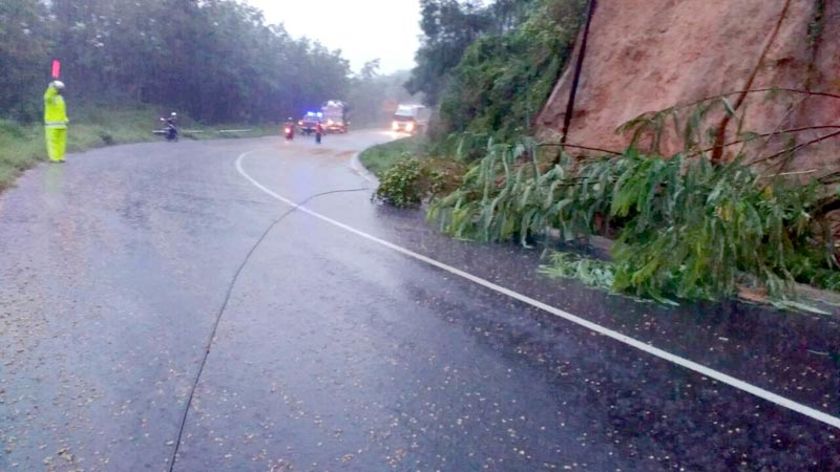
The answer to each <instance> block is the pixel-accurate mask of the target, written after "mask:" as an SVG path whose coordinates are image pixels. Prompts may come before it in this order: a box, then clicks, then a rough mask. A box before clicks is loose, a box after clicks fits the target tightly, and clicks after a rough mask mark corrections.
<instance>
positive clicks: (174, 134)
mask: <svg viewBox="0 0 840 472" xmlns="http://www.w3.org/2000/svg"><path fill="white" fill-rule="evenodd" d="M160 121H162V122H163V128H162V129H157V130H154V131H153V133H154V134H157V135H161V136H165V137H166V140H167V141H172V142H176V141H178V128H177V127H176V126H175V122H174V121H173V120H171V119H169V120H168V119H166V118H161V119H160Z"/></svg>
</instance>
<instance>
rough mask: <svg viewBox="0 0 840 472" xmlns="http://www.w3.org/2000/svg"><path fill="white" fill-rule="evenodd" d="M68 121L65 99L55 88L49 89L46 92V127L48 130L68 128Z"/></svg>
mask: <svg viewBox="0 0 840 472" xmlns="http://www.w3.org/2000/svg"><path fill="white" fill-rule="evenodd" d="M68 121H70V120H68V119H67V107H66V105H65V104H64V97H62V96H61V94H59V93H58V90H56V88H55V87H53V86H50V87H48V88H47V91H46V92H44V125H45V126H47V127H48V128H66V127H67V122H68Z"/></svg>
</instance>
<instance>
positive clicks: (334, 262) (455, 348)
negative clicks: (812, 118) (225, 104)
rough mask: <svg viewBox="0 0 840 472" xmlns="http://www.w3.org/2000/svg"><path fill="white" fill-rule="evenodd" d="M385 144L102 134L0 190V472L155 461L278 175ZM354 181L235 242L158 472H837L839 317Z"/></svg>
mask: <svg viewBox="0 0 840 472" xmlns="http://www.w3.org/2000/svg"><path fill="white" fill-rule="evenodd" d="M389 138H390V137H389V136H388V135H387V134H385V133H378V132H359V133H354V134H351V135H349V136H342V137H333V136H329V137H327V139H325V142H324V144H323V145H322V146H321V147H316V146H315V145H314V143H312V142H311V141H308V140H306V141H305V140H298V141H296V142H295V143H292V144H289V143H285V142H283V141H282V140H280V139H277V138H267V139H259V140H229V141H218V142H181V143H178V144H174V145H172V144H166V143H153V144H141V145H131V146H121V147H115V148H108V149H101V150H97V151H92V152H88V153H84V154H80V155H73V156H70V158H69V162H68V164H66V165H64V166H46V165H43V166H40V167H38V168H36V169H33V170H31V171H29V172H27V173H26V174H25V175H24V176H23V177H22V178H21V179H20V181H19V184H18V186H17V188H14V189H12V190H10V191H8V192H6V193H5V194H3V195H0V447H2V449H0V471H17V470H20V471H33V470H55V471H71V470H84V471H100V470H101V471H112V470H113V471H133V470H151V471H166V470H169V468H170V461H171V458H172V455H173V452H174V450H175V448H176V445H177V438H178V435H179V431H180V427H181V421H182V419H183V417H184V409H185V406H186V404H187V401H188V399H189V397H190V394H191V391H192V386H193V383H194V380H195V376H196V373H197V372H198V370H199V367H200V366H201V364H202V360H203V358H204V353H205V347H206V343H207V340H208V337H209V336H210V334H211V332H212V331H213V329H214V325H215V322H216V320H217V317H218V315H219V312H220V309H221V308H222V306H223V305H224V302H225V299H226V294H227V293H228V288H229V286H230V284H231V281H232V279H233V277H234V274H235V273H236V271H237V269H238V268H239V266H240V264H242V262H243V260H244V258H245V257H246V255H247V254H248V252H249V250H250V249H251V248H252V247H253V245H254V243H255V242H256V241H257V240H258V239H259V238H260V236H261V235H262V234H263V232H264V231H265V230H266V228H268V227H269V225H271V223H272V222H273V221H275V220H276V219H277V218H278V217H279V216H281V215H283V214H284V213H287V212H288V211H289V209H290V206H289V205H287V204H286V203H283V202H282V201H280V200H278V199H277V198H275V197H278V196H279V197H282V198H287V199H289V200H291V201H302V200H304V199H306V198H308V197H311V196H312V195H315V194H318V193H321V192H329V191H334V190H353V189H359V188H363V187H370V186H371V184H370V183H369V182H367V181H366V180H365V179H364V178H362V177H360V176H359V175H357V174H356V173H355V172H353V171H352V170H351V169H350V167H349V166H348V162H349V161H350V157H351V156H352V155H353V153H354V152H355V151H357V150H359V149H362V148H364V147H365V146H367V145H369V144H371V143H374V142H379V141H384V140H387V139H389ZM260 187H262V188H260ZM272 193H273V194H274V196H272ZM369 197H370V190H360V191H355V192H349V193H333V194H327V195H323V196H320V197H317V198H315V199H313V200H311V201H309V202H308V203H307V204H306V208H307V209H309V210H310V211H311V212H310V213H307V212H305V211H296V212H292V213H289V214H288V215H287V216H286V217H285V218H284V219H283V220H282V221H280V222H279V223H278V224H277V225H276V226H275V227H274V228H273V229H272V231H271V232H270V233H269V234H268V236H267V237H266V238H265V240H264V241H263V243H262V244H261V245H260V246H259V247H258V248H257V249H256V250H255V252H254V253H253V255H252V257H251V259H250V262H249V263H248V264H247V265H246V266H245V267H244V269H243V270H242V272H241V274H240V276H239V278H238V280H237V283H236V284H235V285H234V286H233V289H232V291H231V292H230V298H229V301H228V303H227V305H226V308H225V310H224V313H223V316H222V317H221V322H220V323H219V325H218V329H217V331H216V337H215V340H214V342H213V344H212V349H211V351H210V354H209V356H208V357H207V360H206V365H205V366H204V369H203V374H202V376H201V378H200V380H199V382H198V385H197V388H196V389H195V391H194V396H193V398H192V403H191V407H190V410H189V413H188V415H187V420H186V424H185V426H184V428H183V435H182V437H181V442H180V448H179V453H178V458H177V462H176V464H175V467H174V468H175V470H179V471H220V470H236V471H239V470H248V471H250V470H253V471H341V470H348V471H350V470H352V471H363V472H367V471H385V470H399V471H409V470H411V471H435V470H440V471H474V470H493V471H536V470H594V471H618V470H622V471H630V470H639V471H658V470H685V471H699V470H713V471H717V470H726V471H729V470H743V471H747V470H749V471H752V470H761V471H775V470H778V471H795V470H814V471H829V470H840V437H838V436H839V435H840V429H838V428H837V427H836V426H832V425H831V423H832V422H835V423H836V422H838V421H840V420H838V416H840V323H838V321H837V318H836V317H817V316H810V315H801V314H790V313H779V312H774V311H771V310H766V309H760V308H756V307H750V306H745V305H741V304H726V305H715V306H711V305H710V306H702V305H701V306H692V307H684V308H678V309H675V308H664V307H660V306H657V305H653V304H646V303H637V302H632V301H628V300H626V299H623V298H619V297H613V296H609V295H605V294H602V293H599V292H596V291H592V290H589V289H587V288H584V287H582V286H580V285H579V284H577V283H575V282H566V283H558V282H556V281H549V280H545V279H542V278H540V277H539V276H538V275H537V274H536V273H535V270H534V269H535V267H536V266H537V265H538V263H539V251H525V250H522V249H519V248H516V247H508V246H478V245H471V244H467V243H462V242H456V241H452V240H449V239H447V238H444V237H441V236H440V235H438V234H437V233H436V232H435V231H434V230H432V229H430V228H428V227H427V226H426V225H425V224H424V222H423V219H422V216H421V215H420V214H419V213H417V212H411V211H408V212H398V211H393V210H389V209H387V208H384V207H381V206H378V205H375V204H373V203H371V202H370V199H369ZM313 213H315V214H313ZM341 225H345V226H341ZM389 244H391V245H394V246H389ZM418 256H419V257H418ZM423 257H428V258H431V259H433V261H430V260H424V259H423ZM430 262H432V263H431V264H430ZM434 263H437V264H438V265H433V264H434ZM450 269H451V270H450ZM458 270H462V271H465V272H466V273H468V274H469V275H468V276H469V277H475V278H474V279H473V280H470V279H469V278H465V277H464V276H463V274H462V275H459V274H458V273H457V271H458ZM492 284H498V287H504V288H506V289H509V290H511V291H512V292H511V293H508V294H504V293H500V290H498V287H495V286H493V285H492ZM510 295H514V297H511V296H510ZM516 297H519V299H518V300H517V298H516ZM523 297H530V298H531V299H534V300H539V301H540V302H544V303H546V304H547V305H550V306H551V307H555V308H554V309H555V310H565V311H566V312H568V313H571V314H574V315H578V316H580V317H581V318H582V319H583V320H584V321H590V322H592V323H596V324H597V328H596V330H595V331H593V330H592V329H590V328H588V327H583V326H581V325H580V324H579V323H574V322H570V321H569V320H567V319H563V318H561V317H558V316H555V314H552V313H549V312H547V311H545V310H541V309H539V308H536V307H534V306H533V304H529V303H528V302H524V301H522V300H523ZM605 330H614V331H616V332H618V333H622V334H625V335H628V336H630V337H632V338H633V339H635V340H638V341H641V343H642V344H643V346H642V347H643V348H644V346H655V347H656V348H659V349H661V350H662V352H664V353H667V354H669V355H670V354H673V355H676V356H679V359H683V360H687V361H691V362H696V363H698V364H700V365H702V366H706V367H708V368H709V369H713V370H712V371H710V372H711V374H710V375H708V376H707V375H703V374H700V373H697V372H696V371H693V370H690V369H687V368H685V367H683V366H681V365H678V364H679V362H681V361H679V359H678V360H677V363H675V362H673V361H672V360H669V359H667V358H663V355H652V354H651V353H649V352H645V351H643V350H640V349H639V348H638V346H637V347H634V346H632V345H631V344H632V341H629V343H630V344H628V341H626V340H616V339H613V338H610V337H608V336H605V335H604V332H605ZM665 357H667V356H665ZM724 374H726V375H729V376H732V378H734V379H735V380H737V381H741V382H745V384H744V385H741V386H737V385H736V386H732V385H729V384H727V383H724V382H721V381H719V380H720V379H719V378H718V380H715V378H716V377H715V376H716V375H724ZM731 383H732V382H730V384H731ZM739 385H740V384H739ZM750 389H763V390H762V391H766V392H769V393H770V394H776V395H779V396H780V398H781V400H779V399H777V400H779V401H781V402H782V403H784V402H789V404H787V406H780V405H779V404H778V403H779V401H776V402H775V403H774V402H771V401H768V400H766V399H763V398H760V397H759V396H756V395H754V394H753V393H751V392H750ZM809 409H811V410H809ZM802 411H811V412H813V413H814V414H811V415H810V416H809V415H808V414H803V413H802Z"/></svg>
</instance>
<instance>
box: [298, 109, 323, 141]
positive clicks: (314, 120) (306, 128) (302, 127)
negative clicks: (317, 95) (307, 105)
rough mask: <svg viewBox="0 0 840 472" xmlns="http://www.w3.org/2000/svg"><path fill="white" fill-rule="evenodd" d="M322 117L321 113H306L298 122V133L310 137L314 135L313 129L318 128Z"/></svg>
mask: <svg viewBox="0 0 840 472" xmlns="http://www.w3.org/2000/svg"><path fill="white" fill-rule="evenodd" d="M322 118H323V115H321V112H317V111H308V112H306V114H305V115H303V118H301V119H300V120H299V121H298V131H300V134H305V135H307V136H308V135H310V134H313V133H315V128H316V127H317V126H318V123H320V122H321V119H322Z"/></svg>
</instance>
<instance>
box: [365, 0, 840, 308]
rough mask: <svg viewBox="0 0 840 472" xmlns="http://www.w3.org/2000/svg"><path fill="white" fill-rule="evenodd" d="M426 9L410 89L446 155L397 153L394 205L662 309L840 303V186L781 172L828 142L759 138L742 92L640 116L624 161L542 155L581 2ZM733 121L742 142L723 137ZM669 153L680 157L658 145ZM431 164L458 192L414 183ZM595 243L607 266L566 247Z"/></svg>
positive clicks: (562, 150) (779, 135)
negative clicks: (446, 170) (717, 303)
mask: <svg viewBox="0 0 840 472" xmlns="http://www.w3.org/2000/svg"><path fill="white" fill-rule="evenodd" d="M422 3H423V5H424V23H423V25H424V32H425V33H426V40H425V41H424V44H423V47H422V49H421V50H420V52H419V53H418V67H417V69H415V70H414V71H413V75H412V78H411V80H410V81H409V83H408V84H407V85H408V87H409V89H410V90H415V91H422V92H424V93H425V94H426V96H427V97H429V98H430V99H431V100H430V101H431V103H437V104H439V111H440V116H439V118H438V119H437V120H436V122H435V123H434V126H432V127H431V128H432V132H431V133H430V135H429V136H430V141H428V142H427V143H426V145H425V147H424V152H425V154H426V155H428V154H430V152H431V153H433V154H434V155H436V156H437V157H436V160H435V161H430V160H428V159H426V158H424V157H423V156H424V154H423V153H422V152H421V153H413V152H412V151H411V150H410V149H405V147H404V146H403V145H402V144H398V145H395V149H396V148H399V147H400V146H403V147H401V148H400V149H401V151H400V154H399V156H400V158H399V162H401V165H398V166H395V167H392V168H391V169H389V170H387V171H385V172H384V174H383V177H382V181H383V186H382V187H381V188H380V190H379V194H380V197H381V198H382V199H383V200H385V201H390V202H392V203H396V204H398V205H401V204H403V203H404V202H405V200H406V199H404V198H403V197H402V196H403V195H410V196H411V198H410V200H411V201H412V202H414V203H415V204H416V203H417V202H421V201H425V202H428V205H427V207H426V208H427V215H428V218H429V220H430V221H431V222H433V223H434V224H436V225H439V227H440V229H441V230H442V231H444V232H445V233H447V234H449V235H451V236H453V237H456V238H459V239H466V240H474V241H480V242H516V243H519V244H522V245H524V246H532V245H534V244H535V243H536V242H537V241H544V242H547V243H548V245H549V247H550V248H554V250H551V251H548V252H547V257H546V261H545V264H544V266H543V267H542V269H541V272H542V273H543V274H545V275H547V276H551V277H558V278H575V279H578V280H582V281H583V282H584V283H587V284H589V285H591V286H595V287H599V288H603V289H607V290H610V291H613V292H616V293H624V294H628V295H630V296H634V297H641V298H646V299H654V300H657V301H660V302H664V303H675V302H676V301H678V300H682V299H685V300H698V299H699V300H719V299H722V298H727V297H732V296H736V295H738V294H739V293H744V292H745V291H747V292H749V293H752V294H758V295H757V296H756V297H754V298H757V299H764V300H770V301H771V302H773V303H775V304H776V305H778V306H781V307H787V308H791V307H793V308H796V309H806V310H807V309H811V308H810V307H808V306H807V305H805V304H802V303H800V302H799V300H798V298H797V291H796V286H797V284H798V283H802V284H809V285H812V286H815V287H819V288H823V289H827V290H834V291H838V290H840V271H838V268H840V261H838V255H837V251H836V244H835V241H834V238H833V234H834V232H835V231H834V228H833V227H832V223H831V221H830V219H829V218H827V215H828V213H829V212H830V211H831V210H832V209H836V208H838V207H840V206H838V194H837V192H836V191H835V190H832V189H833V188H834V187H833V184H834V183H836V180H837V179H836V175H830V176H828V177H827V178H828V180H825V179H821V180H815V179H811V178H809V177H808V175H798V174H799V173H796V172H793V173H791V172H785V170H786V169H787V168H788V164H789V163H790V162H791V161H792V160H793V159H794V158H795V156H796V155H797V153H798V152H802V151H803V150H804V149H806V148H807V146H809V145H812V144H817V143H818V142H819V141H816V142H800V141H798V140H797V139H796V133H797V132H801V131H805V130H785V129H783V127H780V128H779V130H778V131H777V132H775V133H768V134H764V135H759V134H756V133H752V132H750V131H749V130H748V129H745V126H744V123H745V114H746V111H745V107H744V108H740V105H741V103H742V102H743V97H744V95H745V93H744V92H741V93H739V94H738V95H739V97H736V98H737V100H735V99H734V98H732V97H730V96H726V95H725V96H720V97H712V98H709V99H707V100H704V101H701V102H698V103H694V104H691V105H688V106H675V107H673V108H669V109H666V110H662V111H659V112H654V113H648V114H645V115H642V116H640V117H638V118H637V119H635V120H632V121H631V122H629V123H627V124H626V125H625V126H623V127H622V128H621V129H619V130H618V132H620V133H625V134H626V135H627V136H628V137H630V138H631V144H630V145H629V146H628V147H627V148H626V149H624V150H601V151H598V150H593V149H587V150H586V151H582V150H579V149H573V148H566V147H563V146H560V145H557V144H547V143H538V142H537V141H536V140H534V139H532V138H529V137H527V136H528V135H529V134H531V133H532V131H533V130H532V129H531V125H532V123H533V116H534V114H535V113H536V112H537V111H538V110H539V108H540V107H541V106H542V104H543V103H544V102H545V100H546V99H547V97H548V94H549V93H550V90H551V87H552V86H553V85H554V83H555V82H556V80H557V78H558V74H559V73H560V72H561V71H562V70H563V68H564V67H565V66H566V61H567V60H568V58H569V55H570V52H571V48H572V45H573V44H572V43H573V41H574V38H575V36H576V34H577V31H578V29H579V27H580V25H581V23H582V21H583V11H584V7H585V2H578V1H574V0H534V1H532V2H506V1H502V0H497V1H496V2H493V3H491V4H490V5H488V6H483V7H482V6H476V5H473V4H469V3H458V2H454V1H446V0H428V1H423V2H422ZM524 3H528V7H530V8H525V9H522V10H520V9H518V8H517V6H519V5H520V4H524ZM494 19H495V20H494ZM494 21H497V22H498V21H501V22H502V24H498V23H494ZM442 52H446V53H447V54H442ZM453 57H457V60H453ZM441 58H445V60H441ZM749 93H762V94H764V95H765V99H766V100H774V99H778V97H779V96H780V95H781V94H784V93H793V94H800V95H807V94H808V93H809V92H806V91H795V90H787V91H780V90H772V89H771V90H757V91H750V92H749ZM730 99H731V100H732V101H730ZM721 119H722V122H723V124H722V125H721V124H718V123H719V121H721ZM728 124H732V126H731V127H730V129H734V128H737V130H734V131H730V133H728V134H729V136H730V137H731V139H732V140H731V142H726V141H725V140H723V139H722V138H721V137H720V136H721V131H720V130H721V129H723V130H724V131H723V132H725V131H726V128H727V125H728ZM816 128H826V127H816ZM834 134H836V133H834ZM674 142H682V143H683V147H682V148H681V149H676V150H674V149H669V150H665V149H664V148H666V146H663V145H662V143H669V144H671V145H672V144H673V143H674ZM430 150H431V151H430ZM418 156H419V157H418ZM435 162H450V163H457V164H458V166H457V167H453V168H452V169H453V175H452V181H453V182H460V183H459V185H458V186H457V188H455V189H454V190H453V191H441V190H440V189H437V188H434V189H430V186H429V185H428V184H427V183H425V181H423V179H421V178H419V177H415V176H418V175H434V172H435V170H436V168H435ZM380 172H381V171H380ZM832 179H834V180H832ZM412 182H417V185H416V186H415V187H412V186H411V183H412ZM386 183H387V185H386ZM433 190H434V191H433ZM592 237H602V238H607V239H608V240H611V241H613V243H612V244H611V249H610V250H609V257H608V258H606V259H603V258H596V257H593V256H591V255H588V254H585V253H580V252H578V251H575V250H572V249H560V248H563V247H566V248H569V247H579V243H581V242H583V243H584V244H585V243H586V242H587V241H588V240H589V239H590V238H592ZM568 243H573V244H571V245H569V244H568ZM813 310H814V311H818V310H815V309H813Z"/></svg>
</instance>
